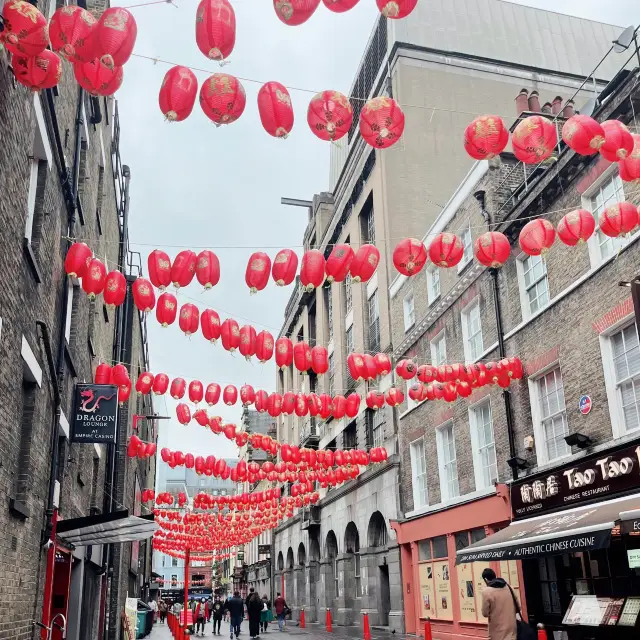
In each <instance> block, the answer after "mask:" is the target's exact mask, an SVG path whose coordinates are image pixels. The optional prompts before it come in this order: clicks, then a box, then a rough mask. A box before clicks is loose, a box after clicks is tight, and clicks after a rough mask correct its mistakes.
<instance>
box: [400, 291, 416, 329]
mask: <svg viewBox="0 0 640 640" xmlns="http://www.w3.org/2000/svg"><path fill="white" fill-rule="evenodd" d="M402 310H403V314H404V330H405V333H406V332H407V331H409V329H411V328H412V327H413V326H414V325H415V323H416V303H415V296H414V295H413V291H411V292H410V293H408V294H407V295H406V296H405V297H404V299H403V301H402Z"/></svg>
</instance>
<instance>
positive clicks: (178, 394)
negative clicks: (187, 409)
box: [169, 378, 187, 400]
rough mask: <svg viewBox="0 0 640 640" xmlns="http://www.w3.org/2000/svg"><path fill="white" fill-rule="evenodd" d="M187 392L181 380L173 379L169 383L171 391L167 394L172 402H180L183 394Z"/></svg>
mask: <svg viewBox="0 0 640 640" xmlns="http://www.w3.org/2000/svg"><path fill="white" fill-rule="evenodd" d="M186 390H187V383H186V382H185V381H184V380H183V379H182V378H174V379H173V380H172V381H171V389H170V390H169V393H170V395H171V397H172V398H173V399H174V400H181V399H182V398H184V393H185V391H186Z"/></svg>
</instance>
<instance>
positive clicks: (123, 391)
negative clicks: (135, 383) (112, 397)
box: [118, 380, 132, 405]
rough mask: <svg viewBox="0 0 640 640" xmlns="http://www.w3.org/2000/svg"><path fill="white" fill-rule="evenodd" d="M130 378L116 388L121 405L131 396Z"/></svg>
mask: <svg viewBox="0 0 640 640" xmlns="http://www.w3.org/2000/svg"><path fill="white" fill-rule="evenodd" d="M131 389H132V385H131V380H127V381H126V382H125V383H124V384H123V385H120V387H119V388H118V402H119V403H120V404H121V405H123V404H124V403H125V402H126V401H127V400H129V398H130V396H131Z"/></svg>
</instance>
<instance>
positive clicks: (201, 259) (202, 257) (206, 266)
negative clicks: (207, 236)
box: [196, 249, 220, 289]
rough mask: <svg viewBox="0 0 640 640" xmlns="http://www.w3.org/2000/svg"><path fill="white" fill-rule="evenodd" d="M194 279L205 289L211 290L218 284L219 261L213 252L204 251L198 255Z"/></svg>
mask: <svg viewBox="0 0 640 640" xmlns="http://www.w3.org/2000/svg"><path fill="white" fill-rule="evenodd" d="M196 278H197V279H198V282H199V283H200V284H201V285H202V286H203V287H204V288H205V289H211V288H212V287H215V286H216V285H217V284H218V282H220V261H219V260H218V256H217V255H216V254H215V253H213V251H209V250H208V249H205V250H204V251H201V252H200V253H199V254H198V257H197V258H196Z"/></svg>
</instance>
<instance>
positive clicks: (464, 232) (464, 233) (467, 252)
mask: <svg viewBox="0 0 640 640" xmlns="http://www.w3.org/2000/svg"><path fill="white" fill-rule="evenodd" d="M458 237H459V238H460V242H462V247H463V249H464V254H463V256H462V260H460V262H458V273H460V272H461V271H462V270H463V269H464V268H465V267H466V266H467V265H468V264H469V263H470V262H471V260H473V234H472V233H471V222H469V224H468V225H467V226H466V227H465V228H464V229H461V230H460V231H459V233H458ZM465 238H468V240H469V242H468V244H466V243H465Z"/></svg>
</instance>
